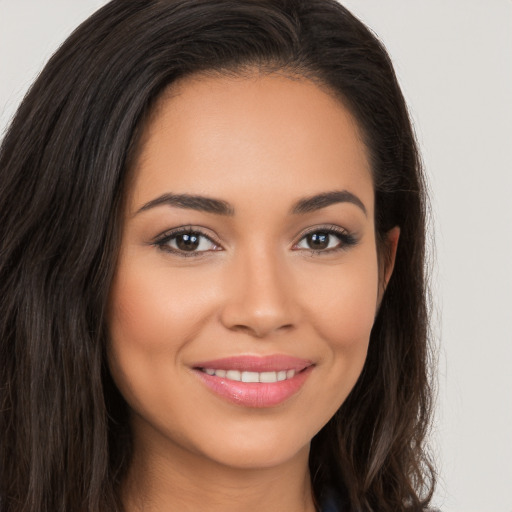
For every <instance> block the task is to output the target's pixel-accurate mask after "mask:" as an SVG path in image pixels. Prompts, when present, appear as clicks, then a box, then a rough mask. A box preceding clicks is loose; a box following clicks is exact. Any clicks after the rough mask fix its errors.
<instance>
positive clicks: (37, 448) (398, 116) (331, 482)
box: [0, 0, 435, 512]
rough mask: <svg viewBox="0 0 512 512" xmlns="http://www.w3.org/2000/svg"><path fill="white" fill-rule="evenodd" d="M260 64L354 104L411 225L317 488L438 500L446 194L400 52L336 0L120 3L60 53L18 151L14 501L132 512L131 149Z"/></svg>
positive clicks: (0, 422) (401, 216)
mask: <svg viewBox="0 0 512 512" xmlns="http://www.w3.org/2000/svg"><path fill="white" fill-rule="evenodd" d="M247 67H252V68H254V67H258V68H262V69H266V70H286V71H287V72H290V73H295V74H298V75H302V76H307V77H309V78H312V79H314V80H316V81H318V82H319V83H321V84H322V85H324V86H326V87H327V88H328V89H330V90H331V91H332V92H333V94H335V95H336V96H338V97H339V98H340V99H341V101H343V103H344V105H345V106H347V107H348V108H349V109H350V110H351V111H352V113H353V115H354V116H355V118H356V119H357V121H358V123H359V125H360V128H361V130H362V132H363V134H364V137H365V143H366V146H367V148H368V152H369V154H370V157H371V163H372V172H373V180H374V188H375V201H376V214H375V215H376V218H375V224H376V237H377V243H379V241H381V240H382V239H383V237H384V235H385V233H386V232H387V231H388V230H389V229H390V228H392V227H394V226H400V229H401V236H400V244H399V247H398V253H397V256H396V264H395V269H394V273H393V276H392V278H391V280H390V282H389V285H388V288H387V291H386V294H385V296H384V298H383V301H382V304H381V307H380V309H379V312H378V315H377V318H376V321H375V325H374V327H373V330H372V333H371V339H370V346H369V351H368V358H367V361H366V363H365V366H364V369H363V372H362V374H361V376H360V378H359V380H358V382H357V384H356V386H355V387H354V389H353V391H352V392H351V394H350V395H349V397H348V398H347V400H346V401H345V403H344V404H343V405H342V406H341V408H340V409H339V411H338V412H337V413H336V414H335V416H334V417H333V418H332V419H331V420H330V421H329V423H328V424H327V425H326V426H325V427H324V428H323V429H322V430H321V431H320V432H319V433H318V434H317V435H316V437H315V438H314V439H313V441H312V447H311V455H310V469H311V475H312V481H313V488H314V493H315V497H316V499H317V500H320V499H321V498H322V496H323V494H324V493H326V492H327V491H328V490H329V489H336V490H337V493H338V495H339V496H340V497H341V499H342V500H344V501H345V504H346V507H347V509H349V510H352V511H379V512H383V511H393V512H396V511H397V510H411V511H412V510H415V511H416V510H423V509H424V508H425V507H426V506H427V505H428V503H429V500H430V498H431V495H432V491H433V487H434V482H435V474H434V471H433V467H432V465H431V463H430V461H429V458H428V456H427V454H426V451H425V447H424V440H425V436H426V433H427V429H428V426H429V418H430V413H431V395H432V393H431V388H430V384H429V382H430V380H429V371H430V366H429V364H430V359H429V354H430V352H429V346H428V315H427V307H426V288H425V261H424V260H425V248H424V246H425V210H426V199H425V197H426V196H425V187H424V182H423V175H422V170H421V165H420V159H419V157H418V152H417V147H416V143H415V139H414V135H413V130H412V128H411V124H410V120H409V117H408V114H407V109H406V106H405V102H404V99H403V97H402V94H401V91H400V88H399V85H398V83H397V80H396V77H395V74H394V71H393V68H392V65H391V62H390V60H389V58H388V55H387V53H386V51H385V50H384V48H383V46H382V45H381V44H380V43H379V41H378V40H377V39H376V37H375V36H374V35H373V34H372V33H371V32H370V31H369V30H368V29H367V28H366V27H365V26H364V25H363V24H362V23H361V22H360V21H358V20H357V19H356V18H354V17H353V16H352V15H351V14H350V13H349V12H348V11H347V10H346V9H345V8H344V7H342V6H341V5H339V4H338V3H337V2H336V1H334V0H236V1H234V0H128V1H127V0H124V1H121V0H114V1H112V2H110V3H109V4H107V5H106V6H105V7H104V8H102V9H100V10H99V11H98V12H97V13H96V14H94V15H93V16H92V17H91V18H89V19H88V20H87V21H86V22H84V23H83V24H82V25H81V26H80V27H79V28H78V29H77V30H76V31H75V32H74V33H73V34H72V35H71V36H70V37H69V39H68V40H67V41H66V42H65V43H64V44H63V46H62V47H61V48H60V49H59V50H58V52H57V53H56V54H55V55H54V56H53V57H52V59H51V60H50V61H49V63H48V64H47V66H46V67H45V69H44V70H43V72H42V73H41V75H40V76H39V78H38V79H37V81H36V82H35V84H34V85H33V86H32V88H31V90H30V91H29V93H28V94H27V96H26V98H25V99H24V101H23V103H22V104H21V106H20V108H19V110H18V112H17V114H16V116H15V118H14V120H13V122H12V125H11V127H10V129H9V131H8V132H7V135H6V136H5V138H4V141H3V143H2V147H1V153H0V361H1V363H0V393H1V396H0V432H1V434H0V435H1V439H0V509H1V510H2V512H82V511H87V512H103V511H105V512H106V511H109V512H112V511H120V510H121V505H120V503H119V497H118V488H119V484H120V482H121V481H122V479H123V476H124V474H125V472H126V468H127V467H128V465H129V463H130V456H131V448H130V446H131V443H130V440H131V437H130V431H129V426H128V421H127V407H126V404H125V402H124V400H123V398H122V397H121V395H120V394H119V392H118V391H117V389H116V387H115V385H114V384H113V383H112V380H111V378H110V374H109V370H108V367H107V365H106V358H105V346H106V343H107V342H108V335H107V328H106V322H105V309H106V303H107V297H108V292H109V288H110V283H111V280H112V276H113V272H114V269H115V265H116V257H117V251H118V247H119V236H120V235H119V232H120V229H119V228H120V211H121V206H122V201H123V194H124V190H125V185H126V183H125V182H126V174H127V170H128V169H129V167H130V158H131V156H133V153H134V148H136V144H137V140H138V138H139V135H140V132H141V130H142V127H143V125H144V120H145V119H146V118H147V116H148V115H149V113H150V111H151V108H152V106H153V105H154V103H155V101H156V99H157V98H158V97H159V95H160V94H161V93H162V91H163V90H164V89H165V88H166V87H168V86H169V84H171V83H172V82H173V81H175V80H177V79H179V78H182V77H184V76H187V75H190V74H192V73H198V72H202V71H208V70H211V71H215V72H221V73H235V74H237V73H243V72H244V70H245V69H247ZM384 256H385V255H382V254H381V257H384Z"/></svg>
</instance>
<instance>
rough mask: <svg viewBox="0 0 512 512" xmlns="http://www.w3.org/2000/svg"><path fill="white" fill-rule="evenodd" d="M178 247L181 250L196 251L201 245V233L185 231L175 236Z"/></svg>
mask: <svg viewBox="0 0 512 512" xmlns="http://www.w3.org/2000/svg"><path fill="white" fill-rule="evenodd" d="M175 240H176V247H177V248H178V249H179V250H180V251H195V250H196V249H197V248H198V247H199V243H200V235H198V234H196V233H183V234H182V235H177V236H176V237H175Z"/></svg>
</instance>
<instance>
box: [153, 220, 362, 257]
mask: <svg viewBox="0 0 512 512" xmlns="http://www.w3.org/2000/svg"><path fill="white" fill-rule="evenodd" d="M314 234H322V235H327V236H335V237H336V238H338V240H339V243H338V244H337V245H336V246H335V247H330V248H325V249H313V248H305V247H304V248H298V249H295V250H306V251H308V252H309V253H310V254H312V255H322V254H332V253H335V252H338V251H345V250H347V249H349V248H350V247H353V246H354V245H356V244H357V243H358V240H357V239H356V237H355V236H354V235H353V234H351V233H349V232H348V231H346V230H345V229H343V228H340V227H338V226H334V225H331V226H319V227H315V228H313V229H309V230H308V231H305V232H303V233H301V235H300V238H299V241H298V242H297V243H295V244H294V247H297V246H298V245H299V244H300V243H301V242H302V241H303V240H304V239H305V238H306V237H308V236H310V235H314ZM180 235H192V236H196V237H198V238H199V239H201V238H204V239H206V240H208V241H209V242H210V243H211V244H213V246H214V247H215V248H214V249H211V250H203V251H185V250H180V249H176V248H173V247H170V246H169V243H170V242H171V241H173V240H175V239H176V238H177V237H178V236H180ZM199 243H201V242H200V241H199ZM153 245H155V246H157V247H158V248H159V249H161V250H162V251H166V252H170V253H173V254H176V255H178V256H181V257H185V258H188V257H198V256H203V255H204V253H206V252H212V251H213V252H215V251H218V250H222V247H221V245H220V244H219V243H218V242H216V241H215V240H214V239H213V238H212V237H211V236H209V235H206V234H205V233H204V232H203V231H202V230H201V229H199V228H195V227H193V226H183V227H181V228H177V229H172V230H170V231H166V232H165V233H162V235H161V236H159V237H158V238H157V239H156V240H155V241H154V242H153Z"/></svg>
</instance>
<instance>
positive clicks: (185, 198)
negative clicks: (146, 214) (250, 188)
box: [136, 194, 235, 215]
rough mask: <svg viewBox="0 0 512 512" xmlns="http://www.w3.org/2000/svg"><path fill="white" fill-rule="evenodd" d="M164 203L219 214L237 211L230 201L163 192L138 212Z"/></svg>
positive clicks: (138, 211)
mask: <svg viewBox="0 0 512 512" xmlns="http://www.w3.org/2000/svg"><path fill="white" fill-rule="evenodd" d="M162 205H168V206H174V207H176V208H184V209H188V210H198V211H201V212H207V213H215V214H217V215H234V213H235V210H234V208H233V207H232V206H231V205H230V204H229V203H227V202H226V201H222V200H220V199H214V198H212V197H204V196H196V195H190V194H163V195H161V196H159V197H157V198H156V199H153V200H152V201H149V202H148V203H146V204H145V205H143V206H142V207H141V208H139V210H137V212H136V214H137V213H140V212H143V211H146V210H149V209H151V208H155V207H156V206H162Z"/></svg>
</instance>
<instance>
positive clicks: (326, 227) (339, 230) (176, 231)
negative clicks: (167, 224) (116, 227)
mask: <svg viewBox="0 0 512 512" xmlns="http://www.w3.org/2000/svg"><path fill="white" fill-rule="evenodd" d="M207 231H209V230H206V229H205V228H203V227H199V226H193V225H187V226H179V227H176V228H171V229H168V230H166V231H164V232H162V233H160V234H159V235H157V236H156V237H155V238H154V239H153V240H152V242H151V243H152V244H159V243H163V242H164V241H166V240H168V239H172V237H173V236H178V235H180V234H183V233H197V234H199V235H200V236H204V237H205V238H207V239H208V240H210V241H211V242H212V243H213V244H215V245H216V246H218V247H219V248H221V249H224V244H222V243H221V242H220V240H219V237H217V236H213V235H212V234H210V233H209V232H207ZM319 231H326V232H329V233H331V234H334V235H347V236H353V234H352V233H351V232H350V231H349V230H348V229H346V228H344V227H341V226H339V225H336V224H319V225H315V226H310V227H308V228H305V229H303V230H301V231H300V233H299V234H298V235H296V236H295V238H294V241H293V242H292V246H296V245H297V244H298V243H299V242H300V241H301V240H302V239H303V238H304V237H306V236H308V235H309V234H311V233H316V232H319ZM201 252H206V251H201Z"/></svg>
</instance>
